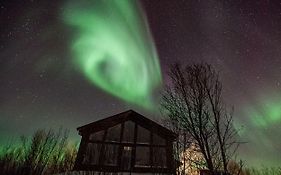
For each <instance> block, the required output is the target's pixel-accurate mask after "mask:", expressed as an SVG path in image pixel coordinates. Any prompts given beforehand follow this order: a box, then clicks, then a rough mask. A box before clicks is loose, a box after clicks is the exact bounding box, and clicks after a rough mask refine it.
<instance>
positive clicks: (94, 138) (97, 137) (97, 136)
mask: <svg viewBox="0 0 281 175" xmlns="http://www.w3.org/2000/svg"><path fill="white" fill-rule="evenodd" d="M103 135H104V131H103V130H102V131H98V132H95V133H92V134H91V135H90V136H89V140H91V141H102V140H103Z"/></svg>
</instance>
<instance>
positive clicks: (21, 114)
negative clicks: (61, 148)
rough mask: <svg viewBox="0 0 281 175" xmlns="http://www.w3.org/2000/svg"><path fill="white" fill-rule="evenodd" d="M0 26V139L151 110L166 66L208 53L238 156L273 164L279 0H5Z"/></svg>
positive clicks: (279, 109) (279, 111)
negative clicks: (228, 109) (230, 116)
mask: <svg viewBox="0 0 281 175" xmlns="http://www.w3.org/2000/svg"><path fill="white" fill-rule="evenodd" d="M110 2H112V4H111V3H110ZM138 4H140V6H138ZM0 26H1V27H0V34H1V35H0V92H1V93H0V143H3V142H6V141H8V140H10V139H11V138H14V137H18V136H20V135H22V134H26V135H28V134H31V133H33V131H34V130H36V129H37V128H49V127H55V128H58V127H60V126H63V127H65V128H68V129H70V132H71V136H72V138H73V139H74V140H75V139H76V140H77V139H78V138H79V137H78V134H77V132H76V130H75V129H76V127H78V126H81V125H83V124H86V123H89V122H92V121H94V120H97V119H100V118H101V117H105V116H110V115H112V114H116V113H119V112H122V111H124V110H127V109H130V108H133V109H135V110H137V111H139V112H140V113H143V114H144V115H145V116H148V117H157V116H158V113H157V112H155V111H157V110H158V109H156V108H154V109H153V110H151V109H149V106H151V104H153V103H156V102H157V98H158V97H159V92H158V88H161V87H159V86H161V85H160V84H161V81H163V84H165V83H169V79H168V78H167V77H168V75H167V71H168V69H169V66H170V65H171V64H172V63H174V62H176V61H179V62H180V63H182V64H192V63H197V62H208V63H210V64H212V65H213V66H214V67H215V68H216V69H217V70H219V71H220V73H221V79H222V83H223V88H224V90H223V97H224V99H225V101H226V105H228V106H232V105H233V106H234V115H235V126H236V127H237V128H242V129H241V130H240V131H239V134H240V138H241V140H242V141H244V142H246V143H245V144H243V145H242V146H241V148H240V150H239V153H240V155H241V156H242V157H243V158H244V159H245V160H246V163H247V164H249V165H261V164H263V165H269V166H273V165H274V166H275V165H279V166H280V162H281V156H280V150H281V139H280V138H281V133H280V130H281V51H280V48H281V4H280V3H279V2H278V1H273V0H256V1H231V0H225V1H222V0H213V1H202V0H201V1H199V0H172V1H171V0H161V1H160V0H159V1H154V0H139V1H137V2H135V1H134V0H132V1H129V0H124V1H123V0H121V1H118V0H116V1H103V0H101V1H92V0H88V1H86V0H83V1H74V0H73V1H72V0H70V1H69V0H58V1H55V2H53V1H52V2H50V1H44V0H33V1H31V0H3V1H1V2H0ZM160 68H161V70H160ZM161 72H162V76H163V79H162V78H161ZM155 106H157V105H155ZM155 106H154V107H155ZM151 111H154V112H151Z"/></svg>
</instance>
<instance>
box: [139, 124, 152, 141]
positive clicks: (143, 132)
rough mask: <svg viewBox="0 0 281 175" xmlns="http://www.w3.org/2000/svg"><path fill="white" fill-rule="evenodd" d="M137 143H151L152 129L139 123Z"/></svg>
mask: <svg viewBox="0 0 281 175" xmlns="http://www.w3.org/2000/svg"><path fill="white" fill-rule="evenodd" d="M137 143H146V144H149V143H150V131H149V130H147V129H145V128H143V127H141V126H139V125H138V136H137Z"/></svg>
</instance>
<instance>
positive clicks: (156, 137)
mask: <svg viewBox="0 0 281 175" xmlns="http://www.w3.org/2000/svg"><path fill="white" fill-rule="evenodd" d="M153 145H166V140H165V139H164V138H162V137H161V136H159V135H158V134H156V133H153Z"/></svg>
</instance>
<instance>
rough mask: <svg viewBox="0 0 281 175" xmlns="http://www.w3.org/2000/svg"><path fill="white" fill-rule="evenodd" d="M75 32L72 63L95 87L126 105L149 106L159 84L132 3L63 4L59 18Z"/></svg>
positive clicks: (88, 0)
mask: <svg viewBox="0 0 281 175" xmlns="http://www.w3.org/2000/svg"><path fill="white" fill-rule="evenodd" d="M63 18H64V21H65V23H66V24H67V25H70V26H72V27H75V29H76V32H77V35H76V38H75V39H74V41H73V43H72V51H73V53H74V64H75V65H76V66H78V68H79V70H81V72H82V73H83V74H84V75H85V76H86V78H87V79H88V80H89V81H90V82H91V83H93V84H95V85H96V86H97V87H99V88H101V89H103V90H104V91H106V92H108V93H110V94H112V95H114V96H116V97H119V98H121V99H123V100H125V101H127V102H130V103H133V104H137V105H140V106H142V107H145V108H151V107H152V106H153V102H152V94H153V92H154V90H155V88H157V87H159V86H160V85H161V82H162V78H161V69H160V65H159V60H158V56H157V52H156V49H155V46H154V43H153V39H152V37H151V33H150V31H149V28H148V24H147V21H146V18H145V15H144V13H143V12H142V10H141V8H140V7H139V4H138V3H137V2H136V1H132V0H121V1H120V0H111V1H105V0H81V1H74V0H73V1H68V3H67V4H66V5H65V11H64V14H63Z"/></svg>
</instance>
